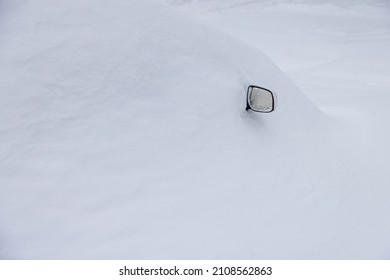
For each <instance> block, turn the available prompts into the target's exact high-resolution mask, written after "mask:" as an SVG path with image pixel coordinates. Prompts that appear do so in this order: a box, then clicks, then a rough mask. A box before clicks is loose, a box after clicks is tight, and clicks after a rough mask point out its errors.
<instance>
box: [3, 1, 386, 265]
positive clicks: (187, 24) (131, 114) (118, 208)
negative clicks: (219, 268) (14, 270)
mask: <svg viewBox="0 0 390 280" xmlns="http://www.w3.org/2000/svg"><path fill="white" fill-rule="evenodd" d="M168 2H169V3H170V4H173V5H174V6H175V7H176V8H178V9H179V10H180V9H181V8H183V9H184V10H187V11H188V10H190V11H191V12H193V13H195V16H194V17H196V15H200V16H201V17H202V20H197V19H189V16H188V15H186V14H185V13H183V12H182V11H178V10H176V9H174V8H172V7H171V6H168V5H167V4H166V3H164V1H161V0H159V1H157V0H156V1H141V0H132V1H125V0H118V1H108V0H93V1H92V0H85V1H76V0H67V1H65V0H59V1H55V3H54V2H53V1H49V0H24V1H15V0H12V1H11V0H9V1H2V2H1V7H0V65H1V66H0V106H1V111H0V141H1V145H0V258H4V259H6V258H21V259H25V258H28V259H41V258H44V259H48V258H49V259H50V258H66V259H81V258H92V259H95V258H104V259H107V258H108V259H110V258H127V259H165V258H174V259H183V258H186V259H187V258H191V259H198V258H207V259H210V258H221V259H252V258H282V259H289V258H305V259H306V258H309V259H315V258H388V257H390V240H389V238H388V236H389V233H390V219H388V214H389V211H390V203H388V198H389V197H390V196H389V195H390V190H389V189H388V182H389V179H390V175H389V172H387V171H388V170H386V169H387V168H388V166H389V150H388V148H387V145H386V143H387V141H388V140H389V138H390V137H389V132H388V128H387V126H386V118H385V117H388V116H389V114H388V113H386V112H385V111H384V110H382V109H384V107H385V106H383V105H381V104H382V103H383V102H386V101H388V100H389V98H388V96H385V93H388V91H389V88H390V87H389V84H388V82H385V78H384V77H382V76H381V75H383V76H385V75H384V74H383V73H390V71H389V72H386V71H388V68H386V67H387V66H382V68H383V69H382V70H378V71H377V72H375V71H374V70H373V71H370V73H372V76H368V77H367V76H366V75H363V74H364V73H363V72H359V71H357V70H356V69H355V68H356V67H355V65H353V64H351V63H352V62H354V61H355V62H356V57H352V58H350V59H349V58H348V57H341V58H340V60H339V63H338V64H337V65H338V66H340V65H341V66H345V67H350V68H348V69H346V70H348V71H345V72H343V71H342V70H340V71H339V72H338V74H337V75H341V76H340V77H342V79H340V80H341V81H340V86H341V89H340V90H339V91H336V92H333V93H332V94H333V96H335V95H336V94H337V96H338V95H340V98H338V97H337V98H333V99H332V98H329V97H327V96H328V95H327V89H330V87H329V84H328V82H329V80H332V79H334V76H328V78H329V79H328V80H326V79H324V80H323V77H324V75H322V76H321V75H320V74H319V73H321V72H320V71H317V72H315V71H314V72H312V71H311V70H310V71H306V73H305V72H304V71H303V70H302V69H304V67H297V68H299V70H302V71H301V72H300V73H299V71H295V70H297V68H294V63H291V65H287V63H286V64H285V66H282V64H283V61H287V60H286V59H284V57H283V55H279V56H278V51H279V52H280V53H283V49H284V48H286V51H288V47H289V45H288V44H287V45H286V44H284V45H283V44H282V43H285V42H284V41H283V39H280V40H279V41H277V40H276V41H275V45H276V47H275V48H272V40H266V41H267V43H266V44H264V49H265V50H266V51H267V52H269V50H270V49H275V53H273V54H272V53H271V54H270V56H274V57H275V59H274V60H275V61H278V60H280V61H278V64H279V65H281V67H282V68H284V69H285V71H286V72H288V74H289V75H290V76H291V77H293V78H294V79H296V80H297V81H298V82H299V83H300V84H301V85H302V87H305V88H306V89H307V91H308V92H311V94H309V95H310V98H311V99H312V100H313V101H315V103H317V106H318V107H320V108H321V109H322V110H323V111H324V112H325V113H326V114H324V113H322V112H321V111H320V110H319V109H318V108H317V106H315V105H314V104H313V103H312V102H311V101H309V99H308V98H307V97H306V96H305V94H303V93H302V92H301V91H300V90H299V89H298V87H296V86H295V85H294V83H293V82H291V81H290V79H289V78H287V76H286V75H285V74H283V72H282V71H281V70H279V68H278V67H277V66H275V64H274V63H273V62H272V61H271V60H270V59H269V58H268V57H267V56H266V55H264V54H263V53H262V52H261V51H260V49H262V45H261V44H260V42H261V40H260V37H257V38H256V42H253V41H251V40H249V39H248V37H245V36H246V35H245V34H247V35H251V33H250V32H251V31H253V30H256V28H254V29H250V28H246V27H245V26H243V27H240V26H238V27H237V28H241V29H240V30H245V32H247V33H245V32H244V31H243V32H244V33H243V34H242V37H240V36H239V35H238V34H237V33H240V32H239V31H237V30H239V29H237V30H235V29H233V28H230V27H229V25H228V24H227V22H231V20H230V19H228V18H226V21H225V23H224V20H225V19H224V18H223V17H224V16H226V15H225V14H224V13H225V12H227V13H228V14H229V13H230V14H231V15H232V16H234V17H237V18H235V19H234V20H235V21H236V22H238V23H241V24H246V23H247V21H246V20H250V19H251V17H250V16H248V15H249V14H250V13H251V12H253V11H257V12H261V11H266V12H264V14H266V13H268V12H269V11H267V10H264V9H266V8H267V7H264V5H262V3H263V2H262V1H258V2H255V1H246V2H250V3H249V4H250V5H251V7H250V9H247V8H248V6H247V5H236V3H239V2H238V1H236V0H234V1H233V0H232V1H230V2H231V5H226V3H228V2H229V1H227V2H225V6H224V7H221V6H218V4H217V3H218V2H217V1H168ZM233 2H234V3H233ZM243 2H245V1H242V3H243ZM282 2H283V1H275V2H274V4H275V5H272V9H273V11H274V12H275V13H280V14H281V16H280V17H279V19H278V20H277V21H276V20H275V21H274V24H275V25H273V26H275V27H277V24H278V23H280V22H283V18H286V20H287V21H288V20H293V18H294V14H295V13H296V12H297V11H296V9H300V8H305V9H306V10H305V9H304V11H306V12H307V14H309V15H310V9H311V7H312V6H311V3H307V2H308V1H303V2H305V3H303V4H302V3H301V4H299V5H293V4H291V3H290V4H288V5H287V4H286V5H285V4H283V3H282ZM290 2H292V1H290ZM299 2H302V1H299ZM220 3H221V2H220ZM330 3H333V2H330ZM345 3H347V1H346V2H345ZM362 3H363V4H361V5H367V4H366V3H365V2H364V1H363V2H362ZM376 3H377V6H374V5H372V6H367V7H372V10H370V11H371V12H372V17H374V18H375V20H377V21H376V22H378V24H377V25H373V26H372V29H373V30H374V29H375V28H378V32H377V33H376V34H377V37H375V36H374V35H372V36H371V35H369V34H371V33H370V32H369V31H371V29H370V30H369V29H368V28H371V27H367V33H364V34H363V35H367V37H365V38H368V39H367V40H368V41H367V42H365V43H361V42H360V41H359V46H361V49H365V50H366V56H365V57H364V61H367V62H368V63H371V57H370V54H372V52H371V51H369V50H368V49H369V47H367V46H366V45H365V44H370V43H369V42H373V41H374V42H376V41H378V43H377V44H376V45H375V46H377V47H378V49H381V50H384V49H385V47H386V46H388V45H389V41H390V36H389V35H390V33H389V29H388V27H389V24H388V23H389V16H388V14H385V15H377V14H376V13H377V12H378V11H388V10H386V9H387V6H386V5H380V1H377V2H376ZM378 3H379V4H378ZM178 4H179V5H178ZM309 4H310V5H309ZM207 5H209V6H207ZM213 5H217V6H218V7H215V6H213ZM219 5H221V4H219ZM309 6H310V7H309ZM205 7H206V9H204V8H205ZM321 7H324V6H321V5H320V6H319V8H318V9H320V8H321ZM253 8H256V10H254V9H253ZM268 8H269V7H268ZM347 8H349V6H348V7H347ZM347 8H345V7H339V6H337V5H335V4H334V3H333V4H327V5H326V6H325V8H324V11H325V15H324V17H327V16H329V17H336V18H338V15H337V13H338V12H340V11H344V9H347ZM237 9H238V10H237ZM320 10H321V9H320ZM347 10H348V9H347ZM223 11H224V12H223ZM237 11H238V13H236V12H237ZM248 13H249V14H248ZM346 13H348V11H346ZM252 15H253V13H252ZM287 15H290V16H291V17H287ZM364 15H365V13H364V12H362V16H364ZM284 16H286V17H284ZM314 17H315V18H317V17H316V16H314ZM340 17H344V15H342V16H340ZM255 18H256V17H255ZM252 19H253V18H252ZM219 20H221V21H220V24H218V22H219ZM269 20H271V19H269ZM203 21H204V22H203ZM252 23H254V24H259V22H256V21H254V22H252ZM252 23H250V24H252ZM314 23H315V22H314ZM314 23H313V21H311V20H308V21H307V24H309V26H311V27H312V26H313V25H310V24H314ZM302 26H305V24H304V23H302ZM365 26H366V25H365ZM383 26H385V27H386V28H385V27H383ZM317 27H318V28H321V24H320V23H319V25H318V26H317ZM381 27H383V28H382V29H380V28H381ZM219 28H222V29H226V30H224V31H221V30H219ZM264 30H266V29H264ZM329 30H332V29H329ZM375 30H376V29H375ZM236 31H237V32H236ZM276 31H278V32H280V29H276ZM225 32H228V33H230V35H228V34H226V33H225ZM356 32H357V33H358V34H360V33H359V32H358V31H356ZM264 34H265V33H264ZM267 34H268V35H269V36H272V34H273V32H272V28H270V29H269V30H268V33H267ZM295 35H296V34H295ZM331 35H333V34H330V35H329V37H330V39H332V37H331ZM344 35H345V34H344ZM363 35H362V37H363ZM289 36H294V33H288V32H286V34H284V35H283V33H281V35H280V36H275V37H272V38H286V39H288V38H289ZM297 36H298V35H297ZM370 36H371V37H370ZM300 37H301V38H302V39H304V38H305V32H301V33H300ZM307 38H309V37H307ZM340 38H342V37H341V35H340ZM356 38H357V37H355V39H356ZM359 38H360V37H359ZM268 39H270V38H268ZM290 39H291V38H290ZM360 39H361V40H363V39H362V38H360ZM379 39H380V40H381V41H379ZM288 41H289V40H288ZM350 45H352V46H355V43H354V42H350ZM329 46H332V42H329ZM301 47H302V45H301ZM298 48H299V47H298V46H297V49H298ZM330 48H331V47H330ZM306 49H307V51H306V52H307V53H308V54H310V53H311V52H312V48H311V47H310V46H307V48H306ZM269 53H270V52H269ZM312 53H313V54H314V52H312ZM323 53H324V56H325V57H326V56H331V54H332V50H331V49H330V50H328V51H326V50H325V48H324V52H323ZM384 53H385V52H384ZM358 54H359V53H358ZM388 57H389V56H387V57H383V59H384V60H385V59H386V58H388ZM343 58H345V59H344V60H343ZM283 59H284V60H283ZM324 59H327V58H324ZM318 60H320V59H319V58H318ZM318 60H317V58H316V57H312V60H310V59H308V60H307V61H306V62H305V61H302V64H301V66H302V65H306V66H307V65H309V66H311V65H317V61H318ZM297 61H299V60H297ZM332 61H333V60H332ZM305 63H306V64H305ZM321 65H322V64H321ZM369 65H371V66H372V67H373V68H374V67H375V69H376V66H378V65H379V66H381V65H382V64H380V62H379V61H378V64H369ZM331 66H332V64H331V63H330V65H329V66H328V67H330V70H327V66H326V65H325V66H324V67H322V68H321V70H322V71H323V72H322V73H326V74H329V73H330V72H331V71H332V68H331ZM349 70H351V71H355V70H356V71H357V72H356V73H362V76H361V77H359V78H358V80H357V81H359V82H360V83H358V86H356V87H355V88H354V89H353V90H352V89H350V88H348V85H350V84H348V83H346V82H345V80H346V79H345V78H344V77H343V76H342V74H343V73H344V74H345V75H348V77H349V79H351V80H353V81H356V78H357V77H355V76H354V75H353V74H351V72H350V71H349ZM376 73H377V74H376ZM294 75H295V76H294ZM306 75H308V76H306ZM325 76H326V75H325ZM305 77H308V78H306V79H305ZM312 77H313V81H315V83H313V84H312V85H313V87H312V88H310V84H309V83H306V81H307V80H309V79H311V78H312ZM365 78H367V80H365ZM386 81H387V80H386ZM249 84H257V85H262V86H265V87H269V88H271V89H273V90H274V91H275V92H276V93H277V94H278V99H279V104H278V108H277V110H276V111H275V112H274V113H272V114H262V115H261V114H255V113H247V112H245V110H244V107H245V90H246V87H247V86H248V85H249ZM364 86H366V89H367V90H364V89H362V87H364ZM311 89H315V90H317V91H312V90H311ZM359 89H360V91H359ZM374 89H377V91H375V90H374ZM354 90H356V92H357V93H358V94H359V100H360V101H361V102H360V103H359V102H358V101H353V102H357V103H359V104H363V103H364V102H365V101H370V98H372V99H375V101H373V102H372V103H370V102H371V101H370V102H368V104H365V105H366V106H365V107H364V108H366V107H367V106H369V108H368V110H367V111H365V112H361V110H357V109H356V108H358V107H356V106H355V107H353V106H352V107H348V106H349V102H347V101H344V103H341V104H338V103H335V102H338V100H350V98H351V96H353V94H354V92H355V91H354ZM345 91H346V92H345ZM351 91H352V92H351ZM367 91H369V93H368V92H367ZM344 92H345V94H344V95H343V93H344ZM364 95H368V97H367V98H366V99H364V98H363V97H362V96H364ZM316 96H317V99H316ZM318 96H319V97H318ZM347 97H348V98H349V99H347ZM324 100H326V102H325V101H324ZM363 101H364V102H363ZM321 102H322V103H321ZM332 102H333V103H332ZM324 104H325V105H324ZM377 106H379V109H381V110H382V111H380V112H381V113H378V114H374V115H373V116H372V115H369V114H368V113H367V112H376V110H374V108H376V107H377ZM359 109H360V108H359ZM373 122H375V124H374V125H372V124H373ZM362 131H364V133H362ZM379 136H382V137H379Z"/></svg>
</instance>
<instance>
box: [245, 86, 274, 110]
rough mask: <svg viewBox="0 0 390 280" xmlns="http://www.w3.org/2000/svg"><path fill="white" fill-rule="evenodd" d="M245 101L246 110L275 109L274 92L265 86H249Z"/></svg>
mask: <svg viewBox="0 0 390 280" xmlns="http://www.w3.org/2000/svg"><path fill="white" fill-rule="evenodd" d="M246 101H247V102H246V109H247V110H248V109H250V110H252V111H255V112H261V113H270V112H272V111H273V110H274V109H275V94H274V93H273V92H272V91H270V90H269V89H266V88H262V87H257V86H249V87H248V91H247V99H246Z"/></svg>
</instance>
